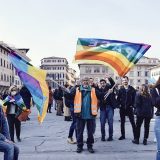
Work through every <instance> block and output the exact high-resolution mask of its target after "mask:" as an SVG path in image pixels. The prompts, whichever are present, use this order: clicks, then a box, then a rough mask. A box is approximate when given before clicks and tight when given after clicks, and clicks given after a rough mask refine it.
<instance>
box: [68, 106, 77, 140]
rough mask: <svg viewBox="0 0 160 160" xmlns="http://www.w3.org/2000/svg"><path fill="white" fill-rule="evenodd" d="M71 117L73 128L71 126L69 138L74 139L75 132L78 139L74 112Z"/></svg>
mask: <svg viewBox="0 0 160 160" xmlns="http://www.w3.org/2000/svg"><path fill="white" fill-rule="evenodd" d="M70 111H71V117H72V123H71V126H70V129H69V135H68V138H72V137H73V133H74V131H75V134H76V137H77V133H76V117H75V115H74V111H73V110H71V109H70Z"/></svg>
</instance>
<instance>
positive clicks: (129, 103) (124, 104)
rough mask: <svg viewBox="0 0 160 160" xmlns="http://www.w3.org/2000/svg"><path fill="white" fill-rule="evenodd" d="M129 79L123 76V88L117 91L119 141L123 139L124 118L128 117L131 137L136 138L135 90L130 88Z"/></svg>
mask: <svg viewBox="0 0 160 160" xmlns="http://www.w3.org/2000/svg"><path fill="white" fill-rule="evenodd" d="M128 83H129V78H128V77H127V76H124V77H123V78H122V84H123V87H122V88H121V89H120V90H119V93H118V97H117V102H118V105H119V108H120V120H121V137H120V138H119V140H123V139H125V117H126V116H128V117H129V120H130V123H131V125H132V130H133V136H134V139H135V138H136V125H135V120H134V111H133V109H134V100H135V95H136V90H135V89H134V88H133V87H132V86H130V85H129V84H128Z"/></svg>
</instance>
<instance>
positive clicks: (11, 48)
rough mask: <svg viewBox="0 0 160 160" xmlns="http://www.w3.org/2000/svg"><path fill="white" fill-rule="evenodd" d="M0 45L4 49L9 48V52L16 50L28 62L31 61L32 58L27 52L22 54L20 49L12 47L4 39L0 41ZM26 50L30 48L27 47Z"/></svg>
mask: <svg viewBox="0 0 160 160" xmlns="http://www.w3.org/2000/svg"><path fill="white" fill-rule="evenodd" d="M0 46H1V47H2V48H3V49H5V50H7V51H8V52H11V51H15V52H16V53H17V54H18V55H19V56H20V57H22V58H24V59H25V60H26V61H27V62H30V61H31V59H30V58H29V57H27V56H26V55H25V54H22V53H21V51H20V50H19V49H17V48H15V47H11V46H9V45H8V44H6V43H4V42H3V41H0ZM26 50H29V49H26ZM27 52H28V51H27Z"/></svg>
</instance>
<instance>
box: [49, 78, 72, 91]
mask: <svg viewBox="0 0 160 160" xmlns="http://www.w3.org/2000/svg"><path fill="white" fill-rule="evenodd" d="M47 80H50V81H52V82H54V83H56V84H57V85H58V86H59V87H61V88H63V90H64V91H66V92H69V91H68V90H67V89H66V88H65V87H64V86H62V85H60V84H58V82H56V81H55V80H53V79H47Z"/></svg>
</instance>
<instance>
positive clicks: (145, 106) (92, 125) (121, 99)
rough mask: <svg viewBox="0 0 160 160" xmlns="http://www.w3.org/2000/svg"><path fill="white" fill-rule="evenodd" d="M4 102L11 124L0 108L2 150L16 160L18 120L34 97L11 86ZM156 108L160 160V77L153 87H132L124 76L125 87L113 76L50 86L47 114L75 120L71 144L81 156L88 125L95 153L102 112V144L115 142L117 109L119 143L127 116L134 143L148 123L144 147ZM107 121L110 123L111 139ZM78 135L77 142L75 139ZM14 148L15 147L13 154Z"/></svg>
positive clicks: (156, 131) (158, 156) (123, 134)
mask: <svg viewBox="0 0 160 160" xmlns="http://www.w3.org/2000/svg"><path fill="white" fill-rule="evenodd" d="M17 95H18V96H17ZM10 97H12V98H10ZM13 97H14V98H13ZM17 97H18V98H17ZM1 99H3V100H4V102H5V103H4V105H6V106H7V107H6V108H7V109H6V112H5V114H6V117H7V121H8V125H6V124H7V121H6V119H5V117H4V113H3V110H2V108H0V109H1V110H0V116H1V117H0V122H1V126H0V151H1V152H4V153H5V154H4V156H5V157H6V160H11V158H8V157H9V156H11V155H12V157H14V158H12V159H15V160H16V159H18V153H19V150H18V147H17V146H16V145H15V143H14V142H15V141H14V128H15V130H16V136H17V140H18V141H19V142H20V141H21V138H20V132H21V122H20V121H19V120H18V118H17V115H18V114H19V113H20V111H19V110H24V109H26V108H27V109H30V107H31V94H30V93H29V91H28V90H27V88H26V87H25V86H23V87H22V89H21V90H18V88H17V87H16V86H11V87H10V89H9V92H8V95H7V94H4V95H3V96H1ZM22 100H23V101H22ZM18 101H20V102H21V104H20V103H18ZM16 102H17V103H16ZM22 102H23V103H22ZM53 106H54V107H53ZM154 107H156V108H157V111H156V121H155V135H156V138H157V160H160V127H159V126H160V125H159V123H160V78H159V80H158V81H157V83H156V84H154V85H152V86H151V85H150V86H149V85H147V84H143V85H141V86H139V87H138V88H136V89H135V88H134V87H133V86H131V85H129V78H128V77H127V76H124V77H122V84H115V82H114V80H113V79H112V78H111V77H109V76H106V77H105V78H104V79H101V80H100V82H99V84H96V83H94V80H93V78H88V77H84V78H82V80H81V82H78V83H77V84H76V85H75V86H73V87H71V86H69V85H68V84H65V85H64V86H59V87H58V88H56V89H55V90H53V89H52V88H51V87H50V86H49V102H48V109H47V112H48V113H52V111H51V110H52V108H54V109H55V110H56V115H57V116H64V120H65V121H72V122H71V125H70V128H69V132H68V137H67V141H68V143H71V144H75V143H76V144H77V153H81V152H82V151H83V146H84V140H83V134H84V129H85V126H86V128H87V142H86V144H87V148H88V151H89V152H90V153H94V149H93V144H94V133H95V131H96V116H97V114H98V111H100V126H101V141H106V140H107V141H113V134H114V133H113V132H114V130H113V125H114V110H115V109H116V108H117V109H119V114H120V130H121V135H120V137H119V140H125V138H126V131H125V120H126V116H127V117H128V118H129V121H130V124H131V127H132V132H133V140H132V143H134V144H139V141H140V131H141V126H142V123H143V122H144V137H143V144H144V145H147V139H148V137H149V129H150V121H151V119H152V118H153V116H154ZM135 117H136V118H135ZM28 120H29V117H28ZM106 122H108V137H107V138H106V136H107V134H106V129H105V126H106ZM8 126H9V128H8ZM74 132H75V139H74V138H73V137H74ZM10 147H12V153H11V149H9V148H10ZM9 152H10V153H9ZM7 158H8V159H7Z"/></svg>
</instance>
